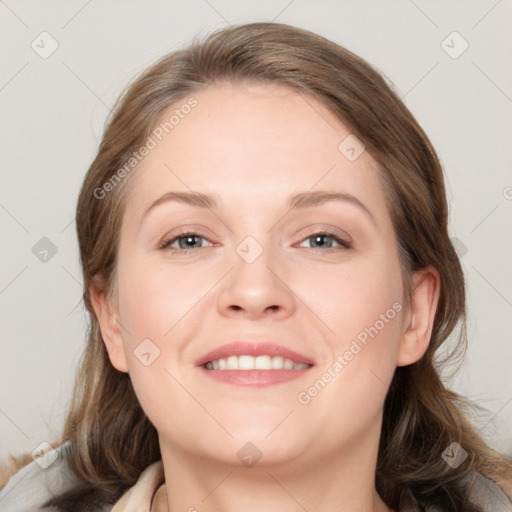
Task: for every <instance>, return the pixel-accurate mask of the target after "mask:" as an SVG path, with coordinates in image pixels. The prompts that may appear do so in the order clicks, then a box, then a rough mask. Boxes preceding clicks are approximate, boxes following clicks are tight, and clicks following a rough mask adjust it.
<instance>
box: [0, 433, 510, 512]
mask: <svg viewBox="0 0 512 512" xmlns="http://www.w3.org/2000/svg"><path fill="white" fill-rule="evenodd" d="M68 445H69V441H68V442H67V443H64V444H63V445H61V446H59V447H57V448H56V449H55V452H54V453H52V452H50V453H47V454H46V455H44V456H43V457H40V458H38V459H37V460H35V461H33V462H31V463H30V464H28V465H26V466H25V467H23V468H21V469H20V470H19V471H18V472H17V473H16V474H14V475H13V476H12V477H11V479H10V480H9V481H8V482H7V485H6V486H5V487H4V488H3V489H2V490H0V511H1V512H54V509H53V510H52V509H50V508H45V509H43V508H42V505H43V504H44V503H45V502H47V501H48V500H49V499H50V498H51V497H52V496H54V495H55V494H58V493H60V492H62V491H64V490H66V489H68V488H70V487H71V486H72V485H73V484H75V483H76V482H77V477H76V476H75V475H74V474H73V473H72V472H71V470H70V468H69V466H68V464H67V460H66V458H65V449H66V448H67V446H68ZM55 454H56V455H57V459H56V460H55V461H53V462H52V460H53V459H52V457H54V456H55ZM46 466H48V467H46ZM45 467H46V469H45ZM476 477H477V478H476V479H475V487H474V490H473V494H472V497H473V500H474V501H477V502H478V504H479V505H480V506H481V507H483V509H484V510H485V512H512V501H510V500H509V499H508V498H507V496H506V495H505V493H504V492H503V491H502V490H501V489H500V487H499V486H497V485H496V484H495V483H494V482H493V481H492V480H489V479H488V478H485V477H484V476H483V475H481V474H477V475H476ZM163 479H164V471H163V464H162V461H159V462H155V463H154V464H152V465H150V466H148V467H147V468H146V469H145V470H144V471H143V472H142V473H141V474H140V477H139V479H138V480H137V482H136V483H135V485H134V486H133V487H131V488H130V489H128V490H127V491H126V493H125V494H123V496H122V497H121V498H120V499H119V500H118V501H117V502H116V503H115V504H114V505H113V506H111V505H109V506H105V507H103V508H102V509H98V510H97V511H96V512H150V511H151V501H152V498H153V496H154V494H155V492H156V490H157V488H158V486H159V484H160V483H161V482H162V481H163ZM432 512H435V511H432Z"/></svg>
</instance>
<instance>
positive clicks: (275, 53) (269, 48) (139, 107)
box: [53, 23, 512, 512]
mask: <svg viewBox="0 0 512 512" xmlns="http://www.w3.org/2000/svg"><path fill="white" fill-rule="evenodd" d="M223 81H229V82H233V83H236V82H239V81H254V82H266V83H276V84H281V85H283V86H287V87H289V88H291V89H293V90H295V91H297V92H299V93H301V94H305V95H310V96H311V97H314V98H316V99H317V100H318V101H320V102H321V103H322V104H324V105H325V106H326V107H328V109H329V110H330V111H331V112H332V113H333V114H334V115H335V116H336V117H337V118H338V119H339V120H340V121H341V122H343V123H344V124H345V125H346V126H347V127H349V128H350V130H351V132H352V133H354V134H355V135H356V136H357V137H358V138H359V139H360V140H361V141H363V142H364V144H365V146H366V150H367V151H368V152H369V153H370V154H371V155H372V157H373V158H374V160H375V161H376V162H377V163H378V165H379V169H380V176H381V179H382V183H383V189H384V191H385V194H386V199H387V205H388V209H389V212H390V215H391V218H392V221H393V225H394V229H395V232H396V235H397V239H398V244H399V251H400V259H401V265H402V272H403V279H404V285H405V291H406V295H407V296H409V297H410V293H411V276H412V273H413V272H415V271H418V270H420V269H423V268H425V267H427V266H429V265H431V266H432V267H434V268H435V269H436V270H437V271H438V272H439V275H440V281H441V295H440V300H439V305H438V309H437V313H436V316H435V321H434V326H433V332H432V337H431V340H430V344H429V347H428V349H427V351H426V353H425V354H424V356H423V357H422V358H421V359H420V360H419V361H418V362H417V363H415V364H411V365H409V366H405V367H398V368H396V371H395V374H394V377H393V380H392V382H391V385H390V388H389V391H388V394H387V397H386V400H385V404H384V417H383V425H382V433H381V438H380V446H379V453H378V461H377V470H376V477H375V478H376V481H375V485H376V488H377V491H378V493H379V495H380V496H381V498H382V500H383V501H384V502H385V503H386V504H387V505H388V506H389V507H392V508H394V509H395V510H399V509H401V508H402V507H405V506H412V507H415V510H422V508H421V507H425V508H426V507H428V506H438V507H439V509H440V510H443V511H462V510H464V511H466V512H479V511H480V510H481V509H480V508H479V506H477V505H476V504H471V503H470V501H468V496H469V494H468V493H469V491H470V488H471V482H472V476H474V474H475V473H477V472H480V473H482V474H483V475H485V476H487V477H488V478H491V479H492V480H494V481H495V482H497V483H499V484H500V485H501V486H502V488H503V489H504V490H506V492H508V493H510V494H511V495H512V490H511V487H512V486H511V485H510V478H511V476H512V461H511V459H508V458H507V457H505V456H503V455H500V454H499V453H497V452H495V451H494V450H492V449H491V448H490V447H488V446H487V445H486V444H485V443H484V441H483V440H482V438H481V437H479V435H478V433H477V431H476V429H475V427H474V426H473V424H472V423H471V421H470V420H469V417H470V416H469V413H470V412H472V409H470V404H469V402H467V401H466V400H465V399H463V398H462V397H461V396H459V395H458V394H456V393H454V392H452V391H450V390H448V389H447V388H446V387H445V385H444V384H443V382H442V380H441V377H440V370H441V368H442V367H443V365H444V364H446V363H447V362H449V361H450V360H453V359H457V358H459V357H461V356H462V355H463V354H464V351H465V346H466V331H465V284H464V275H463V272H462V269H461V265H460V262H459V259H458V257H457V254H456V252H455V250H454V247H453V245H452V243H451V241H450V238H449V234H448V228H447V224H448V207H447V201H446V194H445V188H444V181H443V171H442V168H441V165H440V162H439V160H438V157H437V156H436V153H435V151H434V148H433V147H432V145H431V143H430V141H429V140H428V138H427V136H426V135H425V133H424V132H423V130H422V129H421V127H420V126H419V125H418V123H417V122H416V120H415V119H414V117H413V116H412V114H411V113H410V112H409V110H408V109H407V108H406V107H405V106H404V104H403V103H402V102H401V100H400V98H399V97H398V95H397V94H396V93H395V92H394V91H393V89H392V88H391V87H390V86H389V85H388V83H387V82H386V80H385V79H384V78H383V77H382V75H381V74H380V73H379V72H377V71H376V70H375V69H373V68H372V67H371V66H370V65H369V64H368V63H366V62H365V61H364V60H363V59H361V58H359V57H358V56H356V55H354V54H353V53H351V52H350V51H348V50H346V49H344V48H342V47H341V46H339V45H337V44H335V43H333V42H331V41H329V40H327V39H325V38H323V37H321V36H318V35H315V34H313V33H311V32H308V31H306V30H302V29H299V28H295V27H291V26H288V25H284V24H278V23H252V24H246V25H240V26H234V27H229V28H226V29H222V30H219V31H217V32H215V33H213V34H211V35H209V36H207V37H205V38H202V39H201V38H196V39H195V40H194V41H193V43H192V44H191V45H190V46H188V47H187V48H185V49H183V50H179V51H176V52H173V53H171V54H169V55H166V56H165V57H163V58H162V59H160V60H159V61H158V62H156V63H155V64H154V65H152V66H151V67H150V68H149V69H147V70H146V71H144V72H143V73H142V74H141V75H140V76H139V77H137V78H136V80H135V81H134V82H133V83H132V84H131V85H130V86H129V87H128V88H127V90H126V91H125V93H124V94H123V95H122V96H121V97H120V98H119V100H118V102H117V104H116V106H115V109H114V110H113V113H112V116H111V118H110V120H109V121H108V123H107V126H106V129H105V133H104V136H103V139H102V141H101V144H100V147H99V150H98V154H97V156H96V158H95V160H94V162H93V163H92V165H91V167H90V169H89V171H88V172H87V175H86V177H85V180H84V183H83V186H82V189H81V192H80V197H79V200H78V205H77V213H76V221H77V232H78V240H79V246H80V255H81V262H82V268H83V282H84V293H83V299H84V302H85V305H86V307H87V310H88V311H89V313H90V318H91V324H90V330H89V333H88V344H87V347H86V350H85V353H84V357H83V360H82V363H81V367H80V370H79V373H78V375H77V379H76V384H75V389H74V395H73V400H72V403H71V408H70V412H69V415H68V417H67V421H66V424H65V428H64V432H63V437H62V440H61V441H62V442H64V441H68V440H69V441H70V447H71V449H70V454H69V464H70V467H71V469H72V470H73V471H74V472H75V473H76V475H77V476H78V477H79V479H80V482H81V483H80V484H79V485H78V486H76V487H75V488H73V489H71V490H70V491H68V492H66V493H65V494H63V495H62V496H60V497H59V498H58V499H57V500H55V501H53V504H58V505H59V506H60V507H61V508H62V510H74V511H87V510H92V509H93V508H94V507H95V506H98V505H101V504H105V503H113V502H114V501H115V500H117V499H118V498H119V497H120V496H121V495H122V493H123V492H124V491H125V490H126V489H127V488H128V487H130V486H132V485H133V484H134V483H135V482H136V480H137V478H138V477H139V475H140V473H141V472H142V471H143V470H144V469H145V468H146V467H147V466H148V465H149V464H151V463H153V462H155V461H157V460H159V459H160V451H159V444H158V439H157V432H156V430H155V428H154V427H153V425H152V424H151V423H150V421H149V420H148V418H147V417H146V415H145V414H144V412H143V410H142V408H141V406H140V404H139V402H138V400H137V398H136V396H135V393H134V390H133V387H132V384H131V381H130V378H129V376H128V375H127V374H125V373H122V372H119V371H117V370H116V369H115V368H114V367H113V366H112V364H111V363H110V361H109V358H108V355H107V352H106V349H105V345H104V342H103V339H102V336H101V332H100V329H99V324H98V320H97V318H96V317H95V314H94V310H93V308H92V304H91V296H90V287H91V286H94V287H96V288H97V289H98V290H102V291H104V292H105V293H110V292H111V291H112V284H113V280H112V278H113V276H114V273H115V268H116V255H117V250H118V244H119V233H120V227H121V222H122V217H123V211H124V205H125V197H126V190H127V189H126V187H125V186H124V184H123V183H121V184H120V186H117V187H114V189H113V190H112V191H110V192H108V193H107V194H105V196H104V197H103V198H101V199H98V197H97V194H95V190H97V189H98V188H101V187H102V186H103V185H104V183H105V182H107V181H108V180H109V179H111V178H112V176H114V175H115V174H116V173H117V172H118V170H119V168H120V167H121V166H122V165H123V164H124V163H125V162H126V161H127V160H128V159H129V158H130V156H131V155H132V153H133V152H134V151H136V150H138V149H139V148H140V147H141V146H142V145H144V143H145V141H146V139H147V137H149V136H150V134H151V132H152V131H153V129H154V128H155V126H156V123H157V122H158V120H159V118H160V117H161V115H162V112H163V111H164V110H165V109H166V108H168V107H169V106H171V105H174V104H178V103H179V102H180V101H183V102H184V101H186V99H187V98H189V97H190V96H191V95H193V94H194V93H198V92H199V91H201V90H202V89H204V88H205V87H208V86H209V85H210V84H212V83H220V82H223ZM306 97H307V96H306ZM129 180H130V177H126V178H125V181H127V182H129ZM457 326H458V327H459V329H458V343H457V345H456V348H455V350H453V351H452V352H451V354H450V356H449V357H447V358H445V359H444V360H443V361H441V360H439V359H436V357H435V356H436V352H437V351H438V348H439V347H440V346H441V344H442V343H443V342H445V340H447V338H448V336H449V335H450V334H451V333H452V332H454V330H456V327H457ZM450 358H451V359H450ZM452 442H457V443H459V444H460V445H461V446H462V447H463V448H464V449H465V450H466V451H467V452H468V454H469V457H468V459H467V460H466V461H465V462H464V463H463V464H461V465H460V466H459V467H457V468H451V467H450V466H448V464H447V463H446V462H445V461H444V460H443V458H442V453H443V451H444V450H445V449H446V448H447V447H448V446H449V445H450V443H452Z"/></svg>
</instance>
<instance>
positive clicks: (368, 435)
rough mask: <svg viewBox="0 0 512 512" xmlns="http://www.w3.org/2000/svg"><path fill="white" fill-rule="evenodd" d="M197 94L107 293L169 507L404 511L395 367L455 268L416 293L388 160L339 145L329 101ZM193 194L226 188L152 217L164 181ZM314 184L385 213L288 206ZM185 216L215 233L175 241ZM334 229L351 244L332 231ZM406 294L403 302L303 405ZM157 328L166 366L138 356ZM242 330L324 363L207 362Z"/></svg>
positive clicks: (111, 339)
mask: <svg viewBox="0 0 512 512" xmlns="http://www.w3.org/2000/svg"><path fill="white" fill-rule="evenodd" d="M194 97H195V98H196V99H197V101H198V105H197V107H196V108H195V109H194V110H192V112H191V113H190V114H188V115H187V116H186V117H185V118H184V119H183V120H181V121H180V124H179V125H177V126H176V127H175V128H174V130H173V131H172V132H170V133H169V135H168V136H167V137H166V138H164V140H163V141H162V142H160V143H159V144H158V146H157V147H156V148H155V149H153V150H152V151H151V152H150V154H149V155H148V156H147V157H146V158H145V159H144V160H143V161H142V162H141V164H140V166H139V168H138V169H137V172H136V173H134V175H133V176H131V178H130V179H131V180H132V181H131V183H130V190H129V195H128V201H127V208H126V210H125V214H124V218H123V225H122V230H121V238H120V247H119V260H118V267H117V274H116V287H117V290H116V296H115V300H112V301H109V300H107V298H106V297H105V296H104V295H103V294H102V293H101V292H98V291H96V290H94V289H92V290H91V291H92V295H93V299H94V305H95V310H96V314H97V316H98V318H99V321H100V325H101V329H102V334H103V338H104V341H105V345H106V348H107V350H108V353H109V356H110V360H111V362H112V364H113V365H114V367H116V368H117V369H118V370H120V371H123V372H128V373H129V374H130V377H131V379H132V382H133V385H134V389H135V391H136V394H137V396H138V398H139V400H140V403H141V405H142V407H143V409H144V411H145V412H146V414H147V415H148V417H149V419H150V420H151V422H152V423H153V424H154V425H155V427H156V429H157V431H158V433H159V441H160V446H161V452H162V460H163V463H164V471H165V476H166V482H167V483H166V489H165V488H164V487H162V489H161V490H160V491H159V493H158V494H157V497H156V499H155V501H154V504H153V510H156V511H158V512H160V511H167V510H170V511H177V510H183V511H186V510H194V509H196V510H199V511H201V512H203V511H217V510H222V511H223V512H230V511H235V510H245V511H246V512H251V511H261V510H280V511H284V512H292V511H293V512H296V511H303V510H304V509H306V510H315V511H318V512H323V511H329V512H332V511H333V510H336V511H354V510H357V511H365V512H366V511H367V512H370V511H378V512H381V511H387V510H390V509H389V508H388V507H386V505H385V504H384V503H383V502H382V500H381V499H380V497H379V496H378V494H377V492H376V490H375V486H374V478H375V468H376V460H377V448H378V441H379V436H380V429H381V422H382V413H383V404H384V399H385V396H386V392H387V389H388V386H389V384H390V382H391V379H392V376H393V373H394V370H395V368H396V367H397V366H399V365H408V364H412V363H414V362H415V361H417V360H418V359H420V358H421V356H422V355H423V354H424V352H425V350H426V348H427V346H428V342H429V339H430V335H431V331H432V324H433V320H434V314H435V309H436V306H437V302H438V298H439V277H438V274H437V272H436V271H435V270H433V269H431V268H427V269H425V270H423V271H422V272H419V273H417V274H415V275H414V276H413V277H414V278H413V282H414V294H413V298H412V301H411V303H410V304H405V303H404V298H403V297H404V290H403V281H402V275H401V269H400V264H399V260H398V252H397V242H396V236H395V233H394V231H393V227H392V224H391V219H390V215H389V212H388V209H387V206H386V202H385V196H384V193H383V190H382V188H381V185H380V181H379V171H378V170H377V166H376V163H375V161H374V160H373V159H372V157H371V156H370V155H369V154H368V152H367V151H365V152H363V153H362V154H361V156H359V158H357V159H356V160H355V161H353V162H351V161H349V160H348V159H347V158H346V157H345V156H344V155H343V154H342V153H341V152H340V151H339V150H338V145H339V144H340V142H341V141H342V140H343V139H345V137H347V136H348V135H349V134H350V130H349V129H348V128H347V127H346V126H344V125H343V124H342V123H341V122H340V121H339V120H338V119H337V118H335V117H334V116H333V114H331V113H330V112H329V111H328V110H327V109H326V108H325V107H324V106H323V105H322V104H321V103H319V102H318V101H317V100H315V99H313V98H311V97H308V96H301V95H300V94H298V93H297V92H294V91H291V90H289V89H287V88H285V87H283V86H280V85H261V84H254V83H243V84H240V83H239V84H228V83H223V84H218V85H215V86H210V87H208V88H207V89H206V90H205V91H202V92H199V93H197V94H194ZM180 104H181V103H180ZM174 108H176V105H173V106H171V107H169V109H168V112H172V110H173V109H174ZM168 112H166V113H164V115H162V119H166V118H168V117H169V113H168ZM191 190H193V191H199V192H210V193H214V194H217V195H218V196H219V198H220V199H219V204H218V206H216V207H215V208H211V209H208V208H199V207H195V206H191V205H186V204H183V203H178V202H166V203H162V204H160V205H159V206H156V207H155V208H153V209H152V210H151V211H150V213H148V214H147V216H145V217H144V212H145V211H146V209H147V208H148V207H149V205H151V204H152V203H153V202H154V201H155V200H156V199H158V198H159V197H161V196H162V195H163V194H164V193H165V192H168V191H180V192H190V191H191ZM311 190H313V191H318V190H326V191H331V192H343V193H348V194H351V195H353V196H355V197H356V198H357V199H358V200H359V201H360V202H361V203H363V204H364V205H365V206H366V208H367V209H368V210H369V212H370V214H371V215H370V214H368V213H367V212H365V211H364V209H363V208H361V207H358V206H356V205H355V204H353V203H352V202H349V201H330V202H326V203H324V204H321V205H316V206H312V207H308V208H306V209H298V208H293V209H290V208H289V207H288V206H287V204H286V201H287V198H288V196H289V195H290V194H294V193H298V192H307V191H311ZM180 229H182V231H188V230H193V231H196V232H199V236H201V237H203V238H198V239H196V242H195V247H198V248H196V249H192V250H190V249H188V250H187V249H180V248H179V247H180V245H179V243H180V242H179V241H175V242H174V244H173V247H172V248H167V249H161V248H160V244H161V242H162V240H166V239H172V238H173V237H175V236H177V235H178V234H180ZM323 230H328V231H336V232H337V233H339V234H340V235H341V236H342V237H345V238H347V237H349V238H350V240H351V243H352V246H351V247H350V248H348V249H347V248H345V247H343V246H341V245H340V244H338V243H337V242H336V241H335V240H333V239H332V238H329V236H327V237H326V238H324V239H323V241H324V245H323V246H322V244H321V241H320V244H318V243H315V242H316V240H317V239H316V237H312V235H314V234H316V233H319V232H322V231H323ZM247 236H252V237H253V238H254V239H255V240H256V241H257V243H258V244H259V245H260V246H261V247H262V248H263V252H262V253H261V255H260V256H259V257H258V258H257V259H256V260H255V261H254V262H252V263H247V262H246V261H245V260H244V259H242V258H241V257H240V256H239V254H238V253H237V252H236V249H237V246H238V245H239V244H240V242H242V241H243V240H244V239H245V238H246V237H247ZM311 237H312V238H311ZM181 240H182V241H181V247H186V237H185V240H183V239H181ZM193 244H194V241H192V246H194V245H193ZM189 245H190V243H189ZM251 250H252V249H251ZM178 251H181V252H178ZM394 303H398V304H401V305H402V306H403V309H402V310H401V311H400V312H399V313H397V314H396V316H395V317H394V318H393V319H392V320H390V321H389V322H388V323H386V324H385V327H384V328H382V329H381V330H380V331H379V332H378V334H377V335H376V336H374V337H373V338H371V339H370V341H369V342H368V344H367V345H366V346H365V347H364V349H363V350H361V351H360V352H359V353H358V354H357V355H355V356H354V357H353V359H352V360H351V361H349V362H348V364H347V365H346V366H345V367H344V368H343V370H342V371H340V372H339V373H338V374H337V376H336V377H335V378H333V379H332V380H331V382H329V383H328V384H327V385H326V386H325V387H324V388H323V389H322V390H321V392H318V394H317V395H316V396H314V397H312V398H311V400H310V401H309V403H307V404H302V403H300V402H299V401H298V398H297V397H298V394H299V393H300V392H302V391H304V390H307V389H308V388H309V387H310V386H312V385H313V383H314V382H315V381H317V380H318V379H321V378H322V375H323V374H324V373H325V371H326V370H327V369H328V368H329V367H332V365H333V363H334V362H335V361H336V357H337V356H338V355H340V354H343V353H344V352H345V351H346V350H347V349H349V348H350V344H351V342H352V340H354V339H355V338H356V336H357V335H358V334H359V333H361V332H362V331H364V329H365V328H368V327H370V326H373V325H375V323H376V321H377V320H378V319H379V318H380V315H382V314H385V313H386V311H387V310H389V309H390V308H391V307H392V305H393V304H394ZM144 339H150V340H151V341H152V343H154V344H155V345H156V346H157V347H158V349H159V350H160V356H159V357H158V358H157V359H155V360H154V362H152V364H150V365H149V366H145V365H144V364H142V363H141V361H140V360H139V359H138V358H137V357H136V356H135V354H134V349H135V348H136V347H137V346H138V345H139V344H140V343H141V341H142V340H144ZM239 339H256V340H261V339H266V340H271V341H275V342H277V343H279V344H282V345H284V346H286V347H288V348H291V349H293V350H295V351H297V352H300V353H302V354H304V355H306V356H308V357H310V358H311V359H312V360H313V361H314V363H315V364H314V366H313V367H312V368H311V369H310V370H308V372H306V373H305V374H304V376H302V377H300V378H298V379H295V380H293V381H289V382H285V383H281V384H277V385H271V386H267V387H247V386H234V385H231V384H227V383H223V382H217V381H215V380H213V379H211V378H210V377H209V376H207V375H205V374H204V373H203V372H202V371H201V370H200V369H198V368H197V367H196V366H195V361H196V360H197V359H198V358H199V357H200V356H202V355H204V354H206V353H207V352H209V351H210V350H212V349H214V348H216V347H218V346H221V345H223V344H225V343H229V342H232V341H235V340H239ZM248 442H250V443H252V444H253V445H254V446H255V447H256V448H257V450H258V451H259V452H260V453H261V458H260V459H259V461H258V462H257V464H256V465H253V466H252V467H248V466H245V465H244V464H243V463H242V462H241V461H240V460H239V458H238V457H237V452H238V451H239V450H240V449H241V448H242V447H243V446H244V445H246V443H248ZM191 507H194V509H193V508H191Z"/></svg>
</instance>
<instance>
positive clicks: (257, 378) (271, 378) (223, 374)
mask: <svg viewBox="0 0 512 512" xmlns="http://www.w3.org/2000/svg"><path fill="white" fill-rule="evenodd" d="M243 355H248V356H253V357H257V356H263V355H269V356H272V357H274V356H281V357H283V358H286V359H291V360H292V361H294V362H296V363H300V364H309V365H311V366H310V367H309V368H306V369H303V370H284V369H283V370H207V369H206V368H205V367H204V366H203V365H205V364H206V363H208V362H210V361H215V360H216V359H221V358H225V357H229V356H243ZM196 365H197V367H198V368H199V370H200V371H202V372H205V375H206V376H207V377H210V378H212V379H214V380H216V381H220V382H224V383H227V384H231V385H237V386H254V387H265V386H270V385H272V384H280V383H283V382H288V381H291V380H295V379H297V378H299V377H302V376H303V375H304V374H305V373H306V372H308V371H309V370H311V368H312V367H313V366H314V362H313V360H312V359H310V358H308V357H306V356H304V355H303V354H300V353H298V352H295V351H294V350H291V349H289V348H286V347H284V346H282V345H278V344H276V343H272V342H268V341H236V342H234V343H229V344H227V345H223V346H221V347H218V348H216V349H214V350H212V351H210V352H208V353H207V354H205V355H204V356H202V357H201V358H199V359H198V360H197V361H196Z"/></svg>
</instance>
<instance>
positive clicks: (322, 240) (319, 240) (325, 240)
mask: <svg viewBox="0 0 512 512" xmlns="http://www.w3.org/2000/svg"><path fill="white" fill-rule="evenodd" d="M329 239H330V241H329ZM307 240H309V241H310V248H311V249H315V251H319V252H335V251H336V252H337V251H341V250H344V249H350V248H351V247H352V243H351V241H350V240H347V239H345V238H343V237H341V236H340V235H338V234H337V233H330V232H328V231H321V232H319V233H313V234H312V235H310V236H308V237H307V238H305V239H304V241H303V242H301V244H302V243H304V242H305V241H307ZM333 243H334V244H338V245H337V246H336V245H333ZM311 244H313V246H311ZM301 246H302V245H301ZM302 247H304V246H302Z"/></svg>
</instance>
